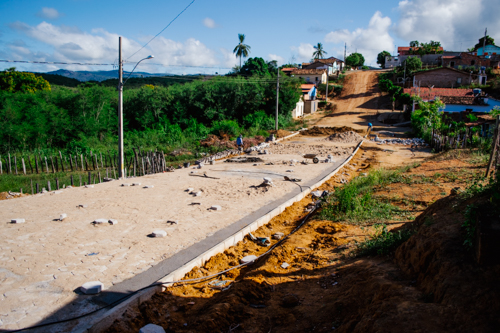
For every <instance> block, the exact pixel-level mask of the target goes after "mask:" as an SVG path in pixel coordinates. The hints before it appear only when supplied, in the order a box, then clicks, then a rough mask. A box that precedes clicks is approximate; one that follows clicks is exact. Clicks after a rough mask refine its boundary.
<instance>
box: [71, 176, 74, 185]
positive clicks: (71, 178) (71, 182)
mask: <svg viewBox="0 0 500 333" xmlns="http://www.w3.org/2000/svg"><path fill="white" fill-rule="evenodd" d="M73 186H74V185H73V175H71V187H73Z"/></svg>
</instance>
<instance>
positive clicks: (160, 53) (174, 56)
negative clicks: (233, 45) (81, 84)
mask: <svg viewBox="0 0 500 333" xmlns="http://www.w3.org/2000/svg"><path fill="white" fill-rule="evenodd" d="M10 27H11V28H12V29H15V30H17V31H19V32H22V33H24V34H26V35H27V36H29V37H31V38H33V39H35V40H37V41H40V42H42V43H44V44H45V45H47V46H49V47H51V48H52V50H53V52H52V54H50V55H46V54H44V56H45V58H46V59H44V60H45V61H61V62H91V63H116V62H117V58H118V35H117V34H114V33H110V32H108V31H106V30H104V29H93V30H92V31H91V32H90V33H88V32H84V31H81V30H79V29H77V28H75V27H68V26H64V25H61V26H56V25H52V24H50V23H47V22H42V23H40V24H38V25H37V26H30V25H28V24H25V23H22V22H16V23H12V24H11V25H10ZM150 39H151V36H144V40H141V41H139V42H141V43H142V42H145V41H148V40H150ZM139 42H137V41H135V40H132V39H129V38H125V37H122V52H123V57H124V59H125V60H129V61H130V62H129V64H128V65H127V66H132V65H133V64H135V62H136V61H138V60H140V59H142V58H144V57H146V56H147V55H149V54H153V55H154V56H155V58H154V60H150V61H145V62H143V63H141V67H142V68H143V69H144V68H147V69H148V70H150V71H153V72H158V71H160V72H165V71H167V72H178V71H179V68H176V67H172V66H188V67H190V66H200V67H204V66H206V67H218V66H221V67H232V66H233V65H234V64H235V63H236V57H234V55H233V54H232V53H230V52H229V51H227V50H223V49H221V50H216V51H214V50H212V49H210V48H208V47H207V46H206V45H205V44H203V43H202V42H201V41H199V40H196V39H194V38H189V39H187V40H186V41H183V42H181V41H174V40H171V39H167V38H164V37H157V38H156V39H155V40H154V41H153V42H151V43H150V44H149V45H148V46H147V47H146V48H144V49H142V50H141V51H140V52H139V53H138V54H136V55H134V56H133V57H131V58H130V59H128V57H129V56H131V55H132V54H134V53H135V52H136V51H137V50H139V49H140V48H141V46H142V44H140V43H139ZM10 49H11V50H12V56H13V57H15V58H16V59H18V58H20V57H22V56H23V55H26V54H28V53H27V51H28V50H29V49H28V48H27V47H26V46H25V45H12V46H11V47H10ZM29 52H32V51H29ZM32 55H33V53H32V54H31V55H30V57H31V56H32ZM23 58H24V57H23ZM47 58H48V59H47ZM26 59H27V58H26ZM148 62H149V64H148ZM152 63H154V64H161V65H164V66H165V67H166V69H164V68H162V67H161V66H153V65H151V64H152ZM229 63H231V65H230V66H228V64H229ZM66 68H68V69H79V70H86V69H87V70H88V69H92V68H90V67H76V66H74V67H71V66H70V67H66ZM94 69H95V68H94ZM126 69H128V67H126ZM204 70H205V69H204V68H199V69H194V68H193V69H186V71H188V72H196V73H199V72H204ZM221 72H222V70H221Z"/></svg>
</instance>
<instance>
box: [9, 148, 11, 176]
mask: <svg viewBox="0 0 500 333" xmlns="http://www.w3.org/2000/svg"><path fill="white" fill-rule="evenodd" d="M9 173H10V174H11V173H12V165H11V160H10V153H9Z"/></svg>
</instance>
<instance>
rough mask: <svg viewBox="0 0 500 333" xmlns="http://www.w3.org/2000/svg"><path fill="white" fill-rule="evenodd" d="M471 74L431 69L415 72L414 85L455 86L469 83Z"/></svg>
mask: <svg viewBox="0 0 500 333" xmlns="http://www.w3.org/2000/svg"><path fill="white" fill-rule="evenodd" d="M470 78H471V76H470V75H469V74H467V73H463V74H462V73H459V72H456V71H453V70H446V69H444V70H433V71H428V72H420V73H417V74H415V81H416V85H419V86H420V87H432V86H434V88H457V87H459V86H462V85H468V84H470Z"/></svg>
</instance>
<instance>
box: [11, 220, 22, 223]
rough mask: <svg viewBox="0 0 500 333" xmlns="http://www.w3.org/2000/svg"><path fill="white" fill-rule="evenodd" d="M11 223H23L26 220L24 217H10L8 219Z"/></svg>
mask: <svg viewBox="0 0 500 333" xmlns="http://www.w3.org/2000/svg"><path fill="white" fill-rule="evenodd" d="M10 222H11V223H24V222H26V220H25V219H12V220H10Z"/></svg>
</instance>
